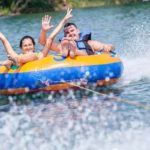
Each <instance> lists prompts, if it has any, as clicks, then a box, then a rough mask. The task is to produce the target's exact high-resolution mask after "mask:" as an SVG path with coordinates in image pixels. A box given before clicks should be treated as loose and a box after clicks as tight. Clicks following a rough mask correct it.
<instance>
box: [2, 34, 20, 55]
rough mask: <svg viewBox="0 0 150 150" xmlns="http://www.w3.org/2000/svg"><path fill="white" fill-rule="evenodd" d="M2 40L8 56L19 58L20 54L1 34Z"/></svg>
mask: <svg viewBox="0 0 150 150" xmlns="http://www.w3.org/2000/svg"><path fill="white" fill-rule="evenodd" d="M0 40H1V41H2V43H3V45H4V47H5V50H6V53H7V55H11V56H13V57H16V56H18V54H17V53H16V52H15V51H14V50H13V48H12V46H11V45H10V43H9V41H8V40H7V38H6V37H5V36H4V35H3V34H2V33H1V32H0Z"/></svg>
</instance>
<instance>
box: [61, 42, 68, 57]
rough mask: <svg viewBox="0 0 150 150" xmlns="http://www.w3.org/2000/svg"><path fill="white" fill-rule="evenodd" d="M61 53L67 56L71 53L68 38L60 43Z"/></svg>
mask: <svg viewBox="0 0 150 150" xmlns="http://www.w3.org/2000/svg"><path fill="white" fill-rule="evenodd" d="M60 47H61V54H62V55H63V56H65V57H67V56H68V54H69V47H68V40H62V41H61V43H60Z"/></svg>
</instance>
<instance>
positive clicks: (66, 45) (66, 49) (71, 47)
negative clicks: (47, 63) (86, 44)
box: [61, 39, 77, 58]
mask: <svg viewBox="0 0 150 150" xmlns="http://www.w3.org/2000/svg"><path fill="white" fill-rule="evenodd" d="M61 49H62V55H63V56H65V57H67V56H68V55H69V56H70V57H71V58H74V57H75V56H76V51H77V47H76V43H75V42H74V41H70V40H66V39H65V40H62V41H61Z"/></svg>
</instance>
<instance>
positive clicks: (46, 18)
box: [39, 15, 53, 45]
mask: <svg viewBox="0 0 150 150" xmlns="http://www.w3.org/2000/svg"><path fill="white" fill-rule="evenodd" d="M50 22H51V16H48V15H45V16H44V17H43V18H42V28H41V32H40V37H39V43H40V44H41V45H45V43H46V33H47V32H48V30H50V29H51V28H52V27H53V25H51V24H50Z"/></svg>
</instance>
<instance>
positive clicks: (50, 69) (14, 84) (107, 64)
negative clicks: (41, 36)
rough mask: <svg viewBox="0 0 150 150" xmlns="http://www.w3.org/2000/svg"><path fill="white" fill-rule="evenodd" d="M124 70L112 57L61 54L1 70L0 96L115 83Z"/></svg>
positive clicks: (114, 57)
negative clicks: (72, 56) (65, 56)
mask: <svg viewBox="0 0 150 150" xmlns="http://www.w3.org/2000/svg"><path fill="white" fill-rule="evenodd" d="M122 70H123V65H122V62H121V60H120V59H119V58H118V57H117V56H112V54H105V53H103V54H100V55H90V56H77V57H76V58H75V59H71V58H64V57H63V56H60V55H48V56H47V57H45V58H43V59H41V60H36V61H33V62H29V63H26V64H24V65H23V66H21V67H19V68H16V69H14V68H11V69H10V70H7V68H6V67H4V66H1V67H0V94H22V93H29V92H37V91H57V90H63V89H67V88H70V87H73V85H72V84H71V83H72V82H74V83H76V82H82V81H86V82H87V84H90V83H94V84H97V85H100V86H101V85H106V84H111V83H114V82H116V81H117V80H118V79H119V78H120V76H121V74H122Z"/></svg>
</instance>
